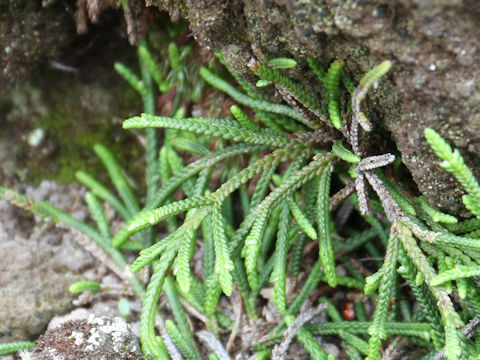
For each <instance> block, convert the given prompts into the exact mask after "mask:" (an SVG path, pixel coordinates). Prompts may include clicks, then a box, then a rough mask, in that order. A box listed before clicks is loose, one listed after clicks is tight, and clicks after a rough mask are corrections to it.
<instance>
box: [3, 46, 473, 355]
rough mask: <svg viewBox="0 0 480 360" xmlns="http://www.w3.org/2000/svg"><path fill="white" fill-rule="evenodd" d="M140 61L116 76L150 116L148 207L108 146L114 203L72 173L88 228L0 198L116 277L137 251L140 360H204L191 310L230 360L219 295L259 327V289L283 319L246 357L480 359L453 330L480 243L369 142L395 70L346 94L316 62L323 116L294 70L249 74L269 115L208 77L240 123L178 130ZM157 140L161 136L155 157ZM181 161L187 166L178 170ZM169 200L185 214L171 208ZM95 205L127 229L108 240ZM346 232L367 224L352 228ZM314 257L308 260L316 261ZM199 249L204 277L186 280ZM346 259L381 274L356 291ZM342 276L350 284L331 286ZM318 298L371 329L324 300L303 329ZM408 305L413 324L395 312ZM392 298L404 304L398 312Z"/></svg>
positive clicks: (134, 124) (465, 174)
mask: <svg viewBox="0 0 480 360" xmlns="http://www.w3.org/2000/svg"><path fill="white" fill-rule="evenodd" d="M170 53H171V55H170V61H171V65H172V68H174V69H177V68H178V67H179V66H180V65H179V64H180V62H179V61H177V60H178V59H179V56H178V49H177V50H175V46H172V47H171V50H170ZM138 54H139V58H140V65H141V73H142V75H141V78H140V77H139V76H137V75H136V74H134V73H133V72H132V71H131V70H129V69H128V68H126V67H125V66H123V65H121V64H117V65H116V66H115V67H116V69H117V71H118V72H119V73H120V75H122V76H123V77H124V78H125V79H126V81H128V82H129V83H130V84H131V86H132V87H133V88H134V89H135V90H136V91H137V92H138V93H139V94H140V95H141V97H142V99H143V101H144V108H145V113H144V114H141V115H140V116H135V117H133V118H130V119H127V120H125V121H124V123H123V127H124V128H126V129H145V139H146V144H147V145H146V157H145V158H146V175H145V187H146V194H145V197H144V199H143V201H141V200H139V199H141V198H140V197H138V196H137V195H135V192H134V190H133V189H132V188H131V186H130V185H129V182H128V181H127V177H126V176H125V175H124V171H123V170H122V169H121V168H120V167H119V166H118V164H117V161H116V158H115V155H114V154H112V153H111V152H110V151H109V150H108V149H106V148H105V147H102V146H101V145H97V146H95V148H94V150H95V152H96V154H97V155H98V157H99V158H100V159H101V161H102V162H103V164H104V165H105V168H106V169H107V172H108V174H109V176H110V179H111V181H112V184H113V188H114V189H115V191H116V194H115V193H114V192H112V191H110V190H109V189H108V187H106V186H104V185H102V184H100V183H99V182H98V181H97V180H95V179H94V178H93V177H91V176H90V175H88V174H87V173H84V172H79V173H77V178H78V180H79V181H80V182H82V183H83V184H84V185H85V186H87V187H88V188H89V189H90V192H89V193H87V195H86V197H85V200H86V202H87V205H88V207H89V209H90V212H91V217H92V220H93V222H94V224H95V225H96V226H95V227H93V226H91V225H88V224H86V223H84V222H81V221H79V220H76V219H74V218H73V217H71V216H70V215H68V214H66V213H64V212H62V211H60V210H58V209H56V208H54V207H52V206H51V205H49V204H46V203H42V202H40V203H32V202H31V201H29V200H28V199H26V198H24V197H23V196H21V195H19V194H16V193H14V192H12V191H11V190H9V189H5V188H0V197H2V198H4V199H7V200H9V201H10V202H12V203H14V204H16V205H18V206H20V207H23V208H25V209H27V210H30V211H33V212H37V213H39V214H42V215H43V216H45V217H49V218H51V219H53V220H54V221H63V222H65V223H67V224H68V225H70V226H72V227H74V228H77V229H78V230H80V231H81V232H83V233H84V234H85V235H86V236H88V237H89V238H90V240H91V241H93V242H95V243H96V244H97V245H99V246H100V247H101V248H102V249H103V251H104V252H106V253H107V254H108V255H109V256H110V257H111V258H112V259H113V261H114V262H115V264H116V265H117V266H118V267H119V268H120V269H124V268H125V267H126V266H127V262H126V259H125V254H124V253H125V251H131V250H134V251H139V254H138V257H137V258H136V260H135V261H134V262H133V263H132V264H130V270H131V272H132V273H137V272H139V271H140V270H141V269H143V268H145V267H147V266H150V267H151V269H152V275H151V277H150V280H149V282H148V284H147V286H146V288H145V286H144V284H143V283H142V282H141V281H140V280H139V278H137V277H136V276H127V277H126V279H127V280H128V282H129V283H130V285H131V287H132V289H133V290H134V291H135V293H136V295H137V296H138V297H139V298H140V299H141V300H142V304H143V306H142V311H141V317H140V340H141V343H142V350H143V352H144V354H145V355H146V357H147V358H148V359H168V358H169V357H170V355H169V353H170V352H171V351H172V350H171V346H176V347H177V348H178V350H179V351H180V352H181V353H182V354H183V356H185V358H187V359H200V358H201V357H202V353H201V351H200V348H199V347H198V346H197V340H196V337H195V336H194V332H193V331H192V328H191V327H190V325H189V323H188V320H187V313H186V309H187V306H186V305H185V304H187V303H188V308H189V309H190V310H189V311H192V310H191V309H192V308H193V309H194V312H195V313H196V314H197V317H199V318H200V320H201V321H203V322H204V323H205V327H206V328H207V329H208V330H209V331H210V332H211V335H212V336H213V340H212V339H210V340H208V341H206V340H205V342H206V345H207V347H209V349H210V350H212V351H214V352H215V354H210V358H216V356H218V357H219V358H223V357H224V356H225V350H224V349H223V348H222V347H221V343H219V342H218V340H216V339H215V336H217V337H220V338H221V337H222V331H223V330H228V331H232V329H233V328H234V326H235V325H234V324H233V322H232V320H231V319H230V318H229V317H227V316H226V315H225V314H224V313H223V311H224V309H223V308H222V306H220V305H219V303H220V301H219V300H220V298H221V297H222V294H224V295H226V296H232V294H233V293H234V292H236V293H238V294H239V295H240V296H241V298H242V305H243V308H244V310H245V312H246V314H247V316H248V318H249V319H251V320H255V319H258V318H259V316H260V314H259V311H258V307H259V304H260V300H259V293H260V290H261V289H263V288H265V287H269V286H271V285H270V283H271V284H273V291H272V300H273V303H274V304H275V305H276V307H277V310H278V313H279V316H280V317H281V320H280V321H279V322H278V323H277V324H276V326H275V327H274V328H273V329H271V330H270V332H269V333H268V334H266V335H265V336H263V337H262V338H261V339H257V341H258V343H257V344H252V349H250V351H252V352H254V351H256V352H257V353H256V354H257V355H256V356H257V358H259V359H260V358H262V359H264V358H269V357H270V356H272V353H274V352H275V349H274V347H273V345H274V344H276V343H279V342H282V338H283V337H284V334H285V338H287V337H288V336H291V337H293V336H295V337H296V339H297V340H298V341H299V342H300V343H301V344H302V345H303V346H304V348H305V350H306V351H307V352H308V353H309V354H310V355H311V357H312V358H315V359H332V358H333V356H332V355H328V354H327V353H326V352H325V351H324V349H322V346H321V344H320V343H319V342H317V341H316V340H315V336H317V335H337V336H339V337H340V338H341V339H343V340H344V342H345V344H346V347H345V351H346V353H347V354H348V355H349V357H350V358H352V359H360V358H362V357H364V356H366V357H367V358H368V359H371V360H373V359H380V356H381V350H382V348H385V347H386V346H387V343H388V342H390V344H391V345H392V344H394V342H393V341H392V336H399V337H401V338H404V339H405V341H408V342H410V343H412V344H416V346H418V347H420V348H423V349H424V352H425V354H426V357H425V358H434V357H435V356H438V354H439V353H441V352H443V354H444V355H445V357H446V358H447V359H448V360H456V359H470V358H472V359H473V358H477V357H478V356H479V355H480V353H479V352H478V350H477V347H476V342H477V340H476V339H474V338H472V335H473V333H474V330H475V329H474V330H473V331H472V330H470V331H467V330H465V329H467V328H465V329H463V331H462V328H463V326H464V324H466V323H467V322H468V321H470V320H472V319H474V318H476V317H477V316H479V312H480V302H479V299H480V298H479V295H480V294H479V291H478V288H477V286H476V279H475V277H476V276H478V275H479V274H480V270H479V269H480V261H479V259H480V256H479V254H480V243H479V242H478V240H476V239H474V238H473V237H469V236H468V234H467V235H465V233H469V232H470V233H471V232H475V231H477V230H478V229H480V221H478V220H466V221H463V222H458V221H457V219H456V218H454V217H453V216H451V215H448V214H443V213H441V212H440V211H438V210H436V209H434V208H432V207H431V206H430V205H429V204H428V203H427V202H426V200H425V199H424V198H422V197H420V198H415V197H413V196H407V195H406V192H405V190H404V189H403V188H402V187H401V186H400V185H399V184H398V182H397V180H396V179H395V174H394V175H393V181H392V180H391V179H392V178H391V176H392V175H391V174H392V173H391V172H387V170H386V169H384V167H386V166H388V165H389V164H391V163H392V162H393V161H394V159H395V156H394V155H393V154H375V149H373V148H371V146H369V144H368V141H366V140H365V139H366V138H368V132H369V131H371V130H372V129H373V126H372V124H371V123H370V121H369V119H368V114H366V113H365V112H364V111H363V110H362V109H363V108H364V107H363V106H361V105H362V102H363V101H365V98H366V95H367V92H368V91H369V89H370V88H371V87H372V86H373V84H374V83H375V82H378V81H379V80H380V79H381V78H382V77H383V76H384V75H385V74H386V73H387V72H388V70H389V69H390V67H391V66H392V63H391V62H389V61H385V62H383V63H381V64H380V65H378V66H377V67H375V68H374V69H372V70H371V71H370V72H368V73H367V74H366V75H365V77H364V78H363V79H362V80H361V81H360V83H359V85H358V86H357V87H355V86H354V85H353V82H352V81H351V80H350V79H349V77H348V75H347V74H346V73H345V72H344V68H345V63H344V62H343V61H342V60H335V61H333V62H332V63H331V64H330V66H329V68H328V70H327V71H325V70H324V69H323V68H322V66H321V65H320V64H319V63H318V62H317V61H315V60H313V59H310V60H309V61H308V64H309V65H310V67H311V68H312V71H313V72H314V73H315V74H316V75H317V76H318V78H319V80H320V82H321V83H322V84H323V86H324V87H325V89H326V93H327V94H328V98H327V99H324V100H323V101H322V99H319V98H318V97H317V94H312V93H311V92H308V91H307V90H305V89H303V88H302V86H300V85H299V84H297V83H295V82H294V81H293V80H291V79H290V78H288V77H287V76H286V75H285V74H284V73H283V72H282V70H283V69H288V68H291V67H294V66H296V62H295V61H293V60H291V59H285V58H280V59H267V58H264V57H263V55H261V54H260V55H259V56H258V58H257V59H252V61H251V62H250V64H249V66H250V68H251V69H252V71H253V72H254V73H255V74H256V75H257V76H258V77H259V78H260V80H263V81H264V82H263V83H261V84H263V85H274V86H275V87H276V89H277V91H278V92H279V93H280V94H281V95H282V97H283V98H284V100H285V102H286V103H287V104H288V105H283V104H276V103H271V102H269V101H268V100H266V99H265V98H264V97H263V96H262V95H261V94H259V93H257V92H256V90H255V87H254V86H252V85H251V84H250V83H249V82H247V81H245V80H244V79H242V78H240V77H238V75H237V74H235V73H234V72H233V71H232V69H230V68H229V67H228V66H227V70H228V71H229V72H230V73H231V74H232V76H233V77H234V79H235V80H236V81H237V82H238V84H239V85H240V88H241V90H240V89H238V88H237V87H235V86H233V85H232V84H231V83H229V82H227V81H225V80H223V79H221V78H220V77H218V76H217V75H216V74H215V73H214V71H212V70H210V69H207V68H206V67H204V68H202V69H201V70H200V75H201V76H202V77H203V78H204V79H205V81H206V82H208V83H209V84H210V85H212V86H213V87H215V88H216V89H218V90H220V91H223V92H225V93H227V94H228V95H230V96H231V97H232V98H233V99H234V100H235V101H236V102H237V105H234V106H232V108H231V112H232V115H233V117H234V118H235V120H228V119H212V118H200V117H194V118H187V117H185V113H186V111H185V110H184V109H183V110H182V109H181V108H179V107H178V106H177V107H174V109H173V112H172V114H171V116H170V117H166V116H156V115H155V106H154V94H155V91H154V88H155V87H158V89H159V90H160V91H161V92H162V91H167V90H168V89H170V87H171V86H173V85H172V83H171V82H169V77H168V76H166V75H165V74H163V73H161V72H160V71H159V70H158V66H156V61H155V59H154V57H153V56H152V54H151V53H150V52H149V50H148V48H147V46H146V43H141V44H140V45H139V51H138ZM218 57H219V59H220V61H221V62H222V63H224V61H223V59H222V57H221V55H220V54H219V55H218ZM225 66H226V65H225ZM178 72H179V73H181V70H178ZM154 84H156V86H154ZM242 106H244V107H242ZM156 128H162V129H165V132H164V134H165V135H164V141H163V144H162V145H161V146H160V147H159V145H158V144H159V142H158V139H157V131H156ZM425 136H426V138H427V140H428V142H429V143H430V144H431V146H432V148H433V150H434V151H435V152H436V154H437V155H438V156H439V157H440V158H441V159H442V160H443V162H442V163H441V166H442V167H443V168H445V169H446V170H447V171H450V172H451V173H453V174H454V175H455V176H456V178H457V179H458V180H459V182H460V183H461V185H462V186H463V187H464V188H465V190H466V191H467V195H465V196H464V197H463V201H464V203H465V205H466V207H467V209H469V210H470V211H471V212H472V213H473V214H474V215H475V216H477V217H479V215H480V208H479V206H480V205H479V204H480V185H479V184H478V182H477V180H476V179H475V178H474V176H473V175H472V173H471V171H470V170H469V169H468V168H467V167H466V166H465V164H464V162H463V159H462V157H461V155H460V153H459V152H458V150H455V151H452V150H451V148H450V147H449V145H448V144H447V143H446V142H445V141H444V140H443V139H442V138H441V137H440V136H439V135H438V134H437V133H435V132H434V131H433V130H431V129H427V130H426V131H425ZM185 153H187V154H189V155H190V156H189V158H195V159H196V160H195V161H192V162H189V163H186V162H185V160H184V159H185V158H186V157H185V156H183V155H185ZM387 174H389V176H387ZM174 194H176V195H175V199H178V196H179V194H181V196H182V199H181V200H176V201H174ZM102 202H105V203H108V204H109V205H110V206H111V207H112V208H114V209H115V210H116V211H117V213H118V214H119V216H121V217H122V218H123V219H124V221H125V225H124V226H123V228H121V229H120V230H119V231H118V232H117V233H116V234H112V232H111V227H110V225H109V224H108V223H107V220H106V217H105V213H104V210H103V204H102ZM349 217H350V218H354V219H355V221H354V223H358V224H361V225H360V226H355V225H348V224H346V220H347V219H348V218H349ZM160 223H162V224H163V226H164V229H165V231H166V235H164V236H162V237H161V238H160V237H159V235H158V234H159V231H157V228H156V226H157V225H158V224H160ZM311 248H316V249H317V250H316V252H317V254H316V255H311V253H310V252H309V249H311ZM200 249H201V251H202V252H203V259H202V260H201V261H202V268H203V274H198V273H194V272H193V271H192V267H191V263H192V261H193V260H192V259H193V257H194V255H195V254H196V253H197V252H198V251H200ZM353 251H358V252H362V253H364V252H365V253H366V254H369V256H372V257H374V258H376V259H377V260H378V261H375V262H372V264H373V265H372V267H371V268H369V271H370V273H371V274H372V275H370V276H368V277H366V278H365V275H364V274H362V273H359V272H357V271H355V270H354V269H353V268H352V265H351V262H350V261H349V255H351V253H352V252H353ZM304 253H305V254H308V256H306V257H305V255H304ZM196 261H197V260H196ZM339 265H342V267H343V268H344V269H345V270H346V273H345V272H344V271H342V272H340V271H337V269H338V266H339ZM299 271H303V272H304V273H305V275H306V277H305V281H304V282H303V285H302V286H301V287H299V288H298V289H297V291H296V292H295V293H294V294H291V293H289V291H288V290H287V288H288V286H287V285H288V284H287V280H288V278H289V277H290V276H296V275H297V274H298V273H299ZM401 279H403V281H404V282H403V281H402V280H401ZM452 282H455V285H456V286H455V289H454V287H453V285H452V284H453V283H452ZM321 283H326V284H328V286H329V287H331V288H335V287H339V286H341V287H343V288H345V289H350V290H351V291H352V292H353V291H355V292H356V291H358V290H363V291H364V292H365V294H366V297H365V300H364V301H368V302H371V303H372V304H375V310H374V311H373V314H367V313H365V308H364V306H363V305H364V304H363V303H362V302H360V301H357V304H355V308H356V309H357V320H354V321H344V320H343V319H342V318H341V316H340V314H339V312H338V310H337V309H336V308H335V306H334V304H332V303H331V302H330V301H329V300H328V299H320V302H323V303H325V304H326V305H325V306H326V308H327V310H326V311H327V314H328V317H329V319H330V321H327V322H322V323H313V324H307V325H304V324H305V323H306V322H308V320H305V319H304V318H305V317H306V316H307V315H306V314H308V312H309V309H308V308H307V309H304V308H302V306H305V304H307V305H308V303H309V302H308V301H307V299H308V298H309V297H310V295H312V293H314V292H315V290H316V289H317V287H318V286H319V284H321ZM404 283H406V284H408V287H409V290H407V289H406V288H405V287H404V286H403V284H404ZM83 290H90V291H98V290H100V291H101V286H100V285H99V284H96V283H90V282H83V283H77V284H74V286H73V291H75V292H79V291H83ZM162 291H163V292H164V293H165V295H166V298H167V300H168V303H169V305H170V308H171V314H172V316H171V317H169V318H168V319H167V320H166V321H165V322H164V324H165V331H166V332H167V333H168V335H169V341H170V342H171V343H166V341H167V340H166V337H165V336H164V335H162V336H161V337H160V336H159V334H158V333H157V331H156V328H155V324H156V317H157V316H160V317H162V318H164V317H165V315H164V314H162V312H161V309H159V308H158V305H159V299H160V295H161V293H162ZM407 291H409V292H410V293H411V294H412V296H413V297H414V298H415V300H416V302H417V303H418V305H419V310H416V309H417V307H415V306H414V304H413V303H408V302H407V301H404V300H405V298H406V293H407ZM454 293H455V294H458V298H457V297H454V296H453V294H454ZM395 299H402V300H401V301H400V302H399V304H401V305H398V306H397V305H396V303H395ZM198 314H200V315H198ZM370 315H371V316H370ZM350 320H351V319H350ZM237 330H238V328H237V329H236V330H235V332H236V331H237ZM235 332H233V333H235ZM290 333H291V334H290ZM287 334H290V335H287ZM238 335H239V336H241V334H238ZM198 337H199V339H201V340H202V339H204V337H203V336H202V337H200V336H198ZM389 337H390V338H389ZM202 341H203V340H202ZM212 342H214V343H215V346H214V345H212V344H211V343H212ZM219 344H220V345H219ZM215 349H216V350H215ZM272 350H273V351H272Z"/></svg>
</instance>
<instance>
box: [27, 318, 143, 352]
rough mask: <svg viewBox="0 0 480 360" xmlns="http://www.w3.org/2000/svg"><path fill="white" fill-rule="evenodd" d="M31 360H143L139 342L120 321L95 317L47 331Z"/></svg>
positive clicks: (119, 319) (126, 325) (39, 341)
mask: <svg viewBox="0 0 480 360" xmlns="http://www.w3.org/2000/svg"><path fill="white" fill-rule="evenodd" d="M31 356H32V359H44V360H57V359H62V360H76V359H98V360H113V359H117V360H137V359H143V356H142V353H141V351H140V344H139V342H138V338H137V337H136V336H135V335H134V334H133V333H132V332H131V330H130V326H129V325H128V324H127V323H126V322H125V321H123V320H122V319H121V318H119V317H114V318H109V317H95V316H94V315H93V314H92V315H91V316H90V317H89V318H88V319H86V320H85V319H84V320H75V321H69V322H66V323H63V324H62V325H61V326H59V327H57V328H55V329H51V330H48V331H46V332H45V333H44V334H43V335H42V336H41V337H40V339H39V340H38V342H37V344H36V346H35V348H34V349H33V350H32V354H31Z"/></svg>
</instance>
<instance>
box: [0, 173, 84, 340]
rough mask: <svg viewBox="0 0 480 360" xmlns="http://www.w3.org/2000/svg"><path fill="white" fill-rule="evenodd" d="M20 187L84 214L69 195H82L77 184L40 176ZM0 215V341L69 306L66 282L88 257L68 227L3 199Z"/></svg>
mask: <svg viewBox="0 0 480 360" xmlns="http://www.w3.org/2000/svg"><path fill="white" fill-rule="evenodd" d="M26 193H27V194H28V195H29V196H31V197H32V198H35V200H46V199H48V200H49V201H51V202H53V203H54V204H55V205H56V206H58V207H60V208H63V209H65V210H66V209H71V211H72V212H73V213H74V216H76V217H79V218H82V217H85V214H86V212H85V208H84V205H81V202H79V201H77V202H76V203H75V201H74V199H76V198H78V197H79V196H82V190H81V188H80V187H79V186H60V185H58V184H56V183H53V182H44V183H43V184H42V185H41V186H40V187H38V188H36V189H34V188H27V189H26ZM72 204H73V206H72ZM75 204H76V205H75ZM0 218H1V219H2V220H1V221H0V253H1V254H3V255H2V258H1V260H0V304H2V306H0V342H7V341H18V340H26V339H35V338H36V336H38V335H39V334H40V333H41V332H42V331H43V330H44V329H45V328H46V327H47V324H48V323H49V321H50V319H51V318H52V317H54V316H55V315H59V314H63V313H65V312H67V311H68V310H69V309H71V308H72V300H73V299H74V297H73V296H72V295H71V294H70V293H69V291H68V288H69V286H70V285H71V284H72V283H73V282H74V281H77V280H79V279H80V278H81V277H80V276H79V273H80V272H81V271H85V270H86V269H88V268H89V267H91V266H92V265H93V259H92V257H91V256H90V254H88V253H85V252H84V251H83V250H82V249H81V248H79V247H78V246H77V245H76V243H75V241H74V239H73V237H72V234H71V233H70V232H69V231H66V230H63V229H57V228H56V227H55V226H54V225H53V224H50V223H45V222H43V221H41V220H40V219H39V218H34V217H33V216H31V215H30V214H28V213H26V212H24V211H23V210H19V209H16V208H14V207H13V206H10V205H8V204H7V203H5V202H3V201H1V202H0Z"/></svg>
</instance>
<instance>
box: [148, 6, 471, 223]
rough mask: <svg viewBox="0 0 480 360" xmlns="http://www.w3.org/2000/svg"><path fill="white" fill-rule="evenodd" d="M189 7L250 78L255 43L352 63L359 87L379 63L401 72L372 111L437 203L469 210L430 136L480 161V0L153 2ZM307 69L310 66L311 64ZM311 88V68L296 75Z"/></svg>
mask: <svg viewBox="0 0 480 360" xmlns="http://www.w3.org/2000/svg"><path fill="white" fill-rule="evenodd" d="M149 3H150V4H152V5H157V6H160V7H162V8H165V9H167V10H170V11H171V12H172V13H175V12H178V9H180V10H181V13H182V15H183V16H185V17H186V18H187V19H188V21H189V22H190V25H191V28H192V31H193V33H194V34H195V37H196V38H197V39H198V40H199V41H200V42H201V43H202V44H203V45H205V46H208V47H210V48H212V49H213V50H215V51H218V50H221V51H222V52H223V53H224V56H225V59H226V61H227V62H228V63H229V64H230V65H231V66H233V67H234V68H235V69H236V70H237V71H238V72H240V73H241V74H244V75H247V76H249V71H248V69H247V66H246V64H247V62H248V60H249V59H250V57H251V56H252V51H251V47H252V45H256V46H257V47H259V48H260V49H261V50H262V51H263V52H264V53H266V54H269V55H271V56H289V57H293V58H295V59H296V60H298V61H299V62H300V64H302V65H305V59H306V58H307V57H314V58H317V59H319V60H320V61H321V62H322V63H323V64H324V66H325V67H326V66H328V64H329V63H330V62H331V61H332V60H333V59H337V58H338V59H344V60H346V64H347V65H346V69H347V71H348V72H349V73H350V74H351V75H352V76H353V78H354V79H355V80H356V81H358V80H359V79H360V78H361V76H362V75H363V74H364V73H365V72H366V71H368V70H369V69H371V68H372V67H373V66H374V65H376V64H378V63H380V62H381V61H383V60H385V59H390V60H393V63H394V68H393V70H392V72H391V74H390V75H389V78H390V81H384V82H383V83H382V86H381V87H380V89H378V90H377V91H374V92H372V93H371V94H370V99H369V105H370V106H369V108H370V112H371V113H372V117H373V119H374V120H375V122H376V124H377V126H380V127H384V128H386V129H388V130H389V131H390V132H391V133H392V137H393V140H394V141H395V143H396V145H397V147H398V149H399V150H400V152H401V154H402V159H403V162H404V163H405V165H406V166H407V167H408V169H409V170H410V172H411V174H412V176H413V179H414V181H415V182H416V183H417V185H418V188H419V190H420V191H421V192H422V193H423V194H425V195H426V196H427V198H428V199H429V201H430V202H431V203H432V204H433V205H436V206H438V207H440V208H441V209H443V210H445V211H448V212H450V213H457V214H458V213H462V212H463V205H462V204H461V199H460V196H459V195H460V194H461V189H460V188H459V185H458V183H456V182H455V181H454V179H453V177H451V176H450V175H449V174H448V173H446V172H445V171H444V170H443V169H441V168H440V167H438V165H437V163H438V161H436V158H435V157H434V155H433V153H432V152H431V151H430V149H429V147H428V145H427V143H426V141H425V139H424V137H423V130H424V129H425V127H433V128H435V129H436V130H437V131H439V132H440V133H441V134H442V135H443V136H445V137H446V138H447V139H448V140H449V141H450V142H451V143H452V144H453V145H454V146H456V147H458V148H459V149H460V150H461V152H462V154H463V155H464V157H465V158H466V160H467V163H468V164H469V165H470V166H471V167H476V168H478V165H479V164H480V156H479V155H480V110H479V109H480V107H479V105H480V87H479V85H478V84H480V26H479V25H478V24H480V2H478V1H474V0H464V1H461V0H455V1H430V0H401V1H396V2H386V1H383V0H370V1H363V0H348V1H337V0H311V1H306V0H305V1H303V0H301V1H294V0H229V1H224V0H169V1H156V0H151V1H150V2H149ZM303 69H305V68H303ZM296 77H297V79H299V80H300V81H301V82H302V83H303V84H308V83H309V82H310V81H309V80H308V75H307V73H306V72H305V71H299V73H298V74H296Z"/></svg>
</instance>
